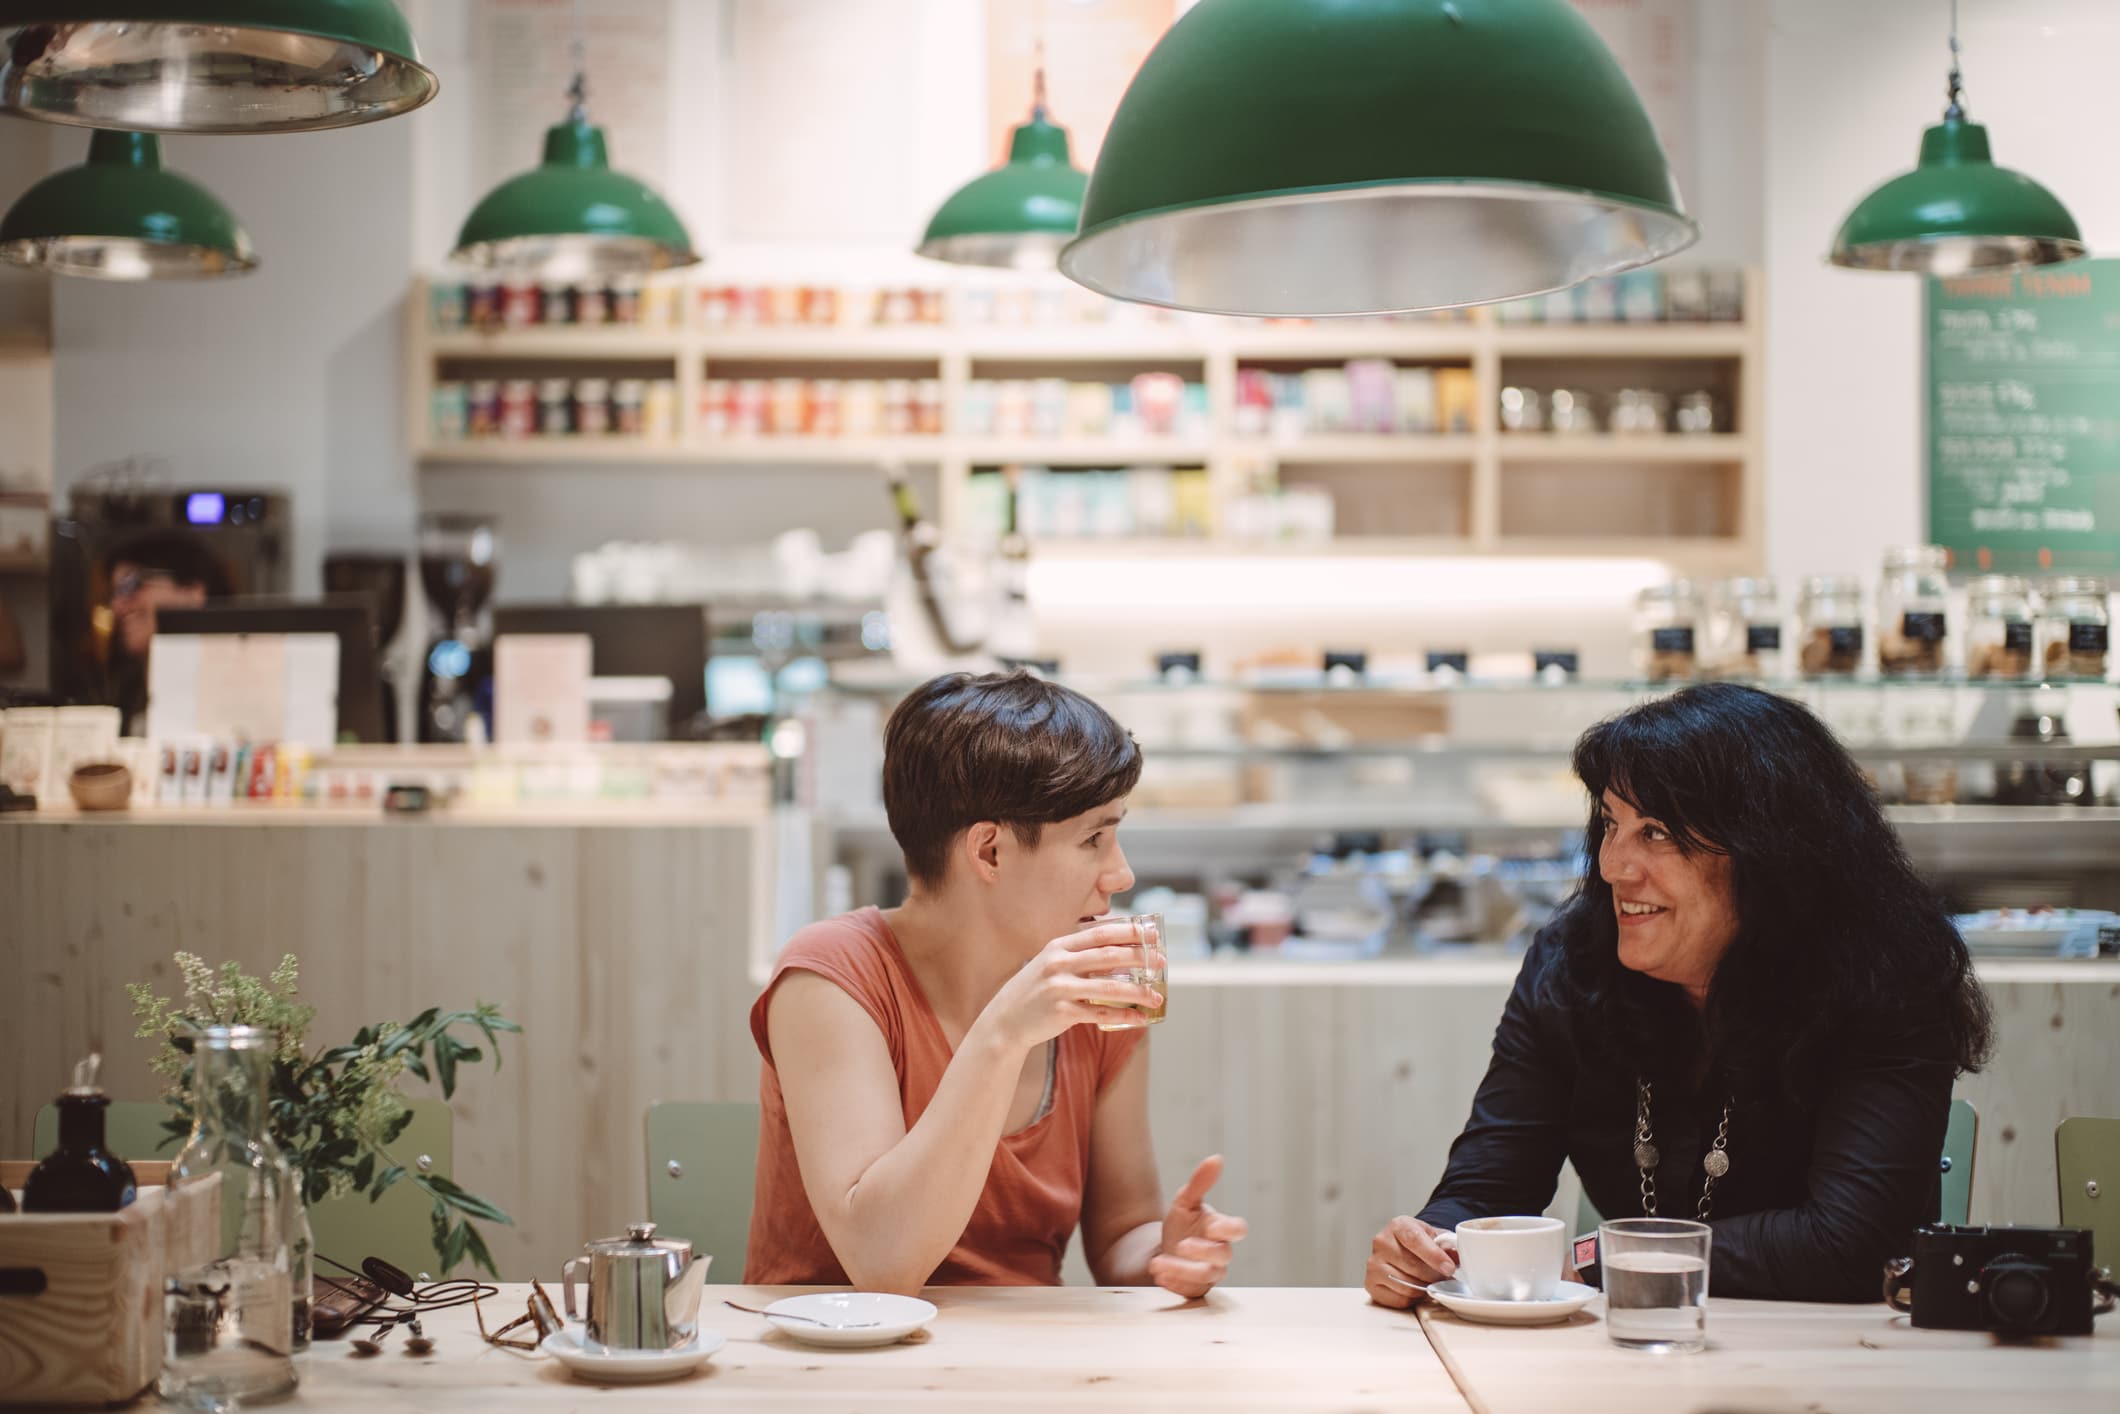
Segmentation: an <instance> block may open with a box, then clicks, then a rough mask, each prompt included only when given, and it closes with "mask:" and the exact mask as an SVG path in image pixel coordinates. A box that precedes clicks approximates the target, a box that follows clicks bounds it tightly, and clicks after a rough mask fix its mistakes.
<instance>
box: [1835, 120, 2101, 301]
mask: <svg viewBox="0 0 2120 1414" xmlns="http://www.w3.org/2000/svg"><path fill="white" fill-rule="evenodd" d="M2085 249H2086V247H2085V245H2084V243H2083V233H2082V232H2081V231H2079V230H2077V229H2076V218H2075V217H2073V216H2071V215H2069V214H2068V208H2067V207H2065V206H2063V205H2062V204H2061V202H2060V200H2059V199H2058V198H2056V197H2055V195H2054V194H2053V193H2052V192H2050V191H2048V190H2047V189H2046V188H2045V187H2043V186H2041V185H2039V183H2037V182H2035V181H2033V180H2032V179H2031V178H2030V177H2027V176H2025V175H2024V174H2023V173H2021V172H2013V171H2011V170H2010V169H2009V168H2007V167H1998V166H1996V165H1995V162H1994V159H1993V157H1992V156H1990V155H1989V151H1988V137H1987V129H1986V128H1984V127H1982V126H1981V125H1980V124H1978V123H1968V122H1966V121H1965V120H1964V119H1963V118H1955V117H1946V118H1945V119H1944V120H1943V121H1942V122H1940V123H1938V124H1937V125H1936V126H1934V127H1932V128H1930V129H1928V130H1927V131H1926V132H1924V133H1923V134H1922V135H1921V162H1920V165H1918V166H1917V167H1915V168H1914V170H1913V171H1911V172H1907V173H1905V174H1903V175H1901V176H1897V177H1894V178H1892V180H1890V181H1889V182H1886V183H1885V184H1884V185H1883V186H1881V187H1879V188H1877V190H1875V191H1873V192H1871V193H1870V194H1869V195H1868V196H1866V197H1864V198H1863V199H1862V200H1861V201H1859V202H1857V203H1856V205H1855V209H1854V210H1853V211H1850V212H1849V213H1848V219H1847V220H1845V221H1843V222H1842V223H1841V226H1840V233H1839V234H1838V235H1837V236H1835V237H1834V238H1833V253H1832V261H1833V263H1834V264H1835V265H1845V266H1848V267H1849V268H1851V269H1856V270H1915V271H1920V272H1923V273H1925V274H1930V275H1962V274H1965V273H1966V272H1968V271H1973V270H2001V269H2008V268H2010V267H2012V266H2018V265H2051V264H2053V263H2055V262H2056V261H2062V260H2074V259H2075V258H2076V257H2077V256H2079V255H2082V254H2083V253H2084V251H2085Z"/></svg>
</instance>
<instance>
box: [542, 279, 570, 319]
mask: <svg viewBox="0 0 2120 1414" xmlns="http://www.w3.org/2000/svg"><path fill="white" fill-rule="evenodd" d="M537 322H538V323H540V324H572V323H573V322H574V286H572V285H570V284H568V283H567V282H566V281H565V280H547V281H545V282H544V284H543V285H541V286H539V288H538V305H537Z"/></svg>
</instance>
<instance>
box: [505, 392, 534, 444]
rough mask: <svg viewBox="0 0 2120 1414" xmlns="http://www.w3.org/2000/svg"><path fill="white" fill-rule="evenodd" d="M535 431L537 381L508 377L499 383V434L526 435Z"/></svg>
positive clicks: (507, 435) (510, 435) (509, 435)
mask: <svg viewBox="0 0 2120 1414" xmlns="http://www.w3.org/2000/svg"><path fill="white" fill-rule="evenodd" d="M536 431H537V383H536V382H535V381H534V380H532V379H529V378H510V379H508V380H506V381H505V382H503V383H502V384H501V436H503V437H528V436H530V435H532V434H533V433H535V432H536Z"/></svg>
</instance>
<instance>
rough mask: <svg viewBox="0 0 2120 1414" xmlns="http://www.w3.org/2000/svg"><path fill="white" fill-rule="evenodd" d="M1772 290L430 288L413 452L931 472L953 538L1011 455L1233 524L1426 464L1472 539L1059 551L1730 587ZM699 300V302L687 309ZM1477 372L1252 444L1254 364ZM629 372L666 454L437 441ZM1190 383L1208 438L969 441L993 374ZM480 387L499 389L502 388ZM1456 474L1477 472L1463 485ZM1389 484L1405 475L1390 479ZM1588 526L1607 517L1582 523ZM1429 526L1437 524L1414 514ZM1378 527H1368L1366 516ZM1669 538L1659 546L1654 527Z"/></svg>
mask: <svg viewBox="0 0 2120 1414" xmlns="http://www.w3.org/2000/svg"><path fill="white" fill-rule="evenodd" d="M1762 304H1763V291H1762V289H1761V282H1760V277H1759V274H1758V272H1757V271H1749V272H1747V275H1746V281H1745V318H1744V320H1743V321H1742V322H1737V323H1704V324H1683V323H1667V324H1597V325H1592V324H1576V325H1560V324H1532V323H1519V322H1514V321H1509V320H1501V319H1497V318H1496V317H1495V316H1494V314H1493V312H1492V311H1490V310H1485V309H1481V310H1475V311H1472V313H1471V315H1470V316H1469V317H1467V318H1462V319H1438V320H1424V321H1397V320H1339V321H1320V322H1316V323H1311V324H1279V323H1270V322H1262V321H1239V320H1180V321H1176V322H1146V323H1135V322H1130V321H1128V322H1113V323H1111V324H1094V323H1090V324H1080V325H1052V326H1031V327H1023V326H985V325H967V324H953V323H945V324H917V325H903V326H892V327H882V328H877V327H867V326H830V327H824V326H806V325H803V326H788V327H779V328H774V327H734V326H728V327H686V328H647V327H639V326H635V327H618V328H595V329H527V330H501V331H496V332H492V333H484V332H469V331H453V332H448V333H437V332H435V331H434V330H432V329H431V327H430V326H429V323H428V310H429V307H430V305H429V298H428V293H427V290H426V288H425V286H424V285H420V286H417V287H415V289H414V290H413V291H412V294H411V297H410V299H408V301H407V333H406V341H407V351H408V358H407V370H408V374H407V376H408V387H407V396H408V398H409V399H410V402H411V407H410V410H409V411H410V415H409V416H408V417H407V419H406V421H407V425H408V427H410V428H411V429H412V436H413V446H412V452H413V454H414V456H415V457H416V458H417V459H418V461H419V462H420V463H421V464H422V465H423V466H475V465H494V466H506V467H529V466H549V467H555V468H564V467H566V466H570V465H584V464H610V463H638V464H647V465H668V466H673V467H690V468H697V469H699V470H702V471H712V472H713V473H714V474H715V475H740V474H742V473H743V472H744V470H745V469H756V470H759V471H761V472H763V471H767V470H769V469H770V468H773V467H778V466H788V465H812V466H846V467H861V466H880V465H884V464H887V463H897V464H901V465H910V466H934V467H936V468H937V469H938V471H939V474H940V477H941V482H940V484H941V497H940V505H939V506H938V507H937V508H936V512H937V514H938V515H939V516H940V518H941V520H942V523H943V526H944V529H945V530H957V529H961V528H962V517H963V515H964V512H965V507H966V494H965V491H966V483H967V482H968V480H969V478H970V477H971V475H972V474H973V473H974V472H975V471H977V470H978V469H980V468H989V467H994V466H997V465H1005V464H1008V463H1023V464H1029V465H1043V466H1052V467H1056V468H1067V467H1125V466H1175V467H1186V466H1197V467H1204V468H1205V469H1206V470H1207V472H1208V475H1209V481H1210V484H1211V486H1212V488H1213V491H1214V495H1215V497H1216V506H1217V510H1218V512H1219V511H1220V509H1221V508H1222V507H1223V506H1224V505H1226V504H1227V500H1228V498H1231V497H1234V496H1237V495H1240V494H1243V492H1244V490H1245V488H1246V487H1247V486H1248V485H1249V484H1251V482H1252V479H1253V478H1254V476H1255V475H1257V474H1259V473H1261V472H1271V471H1274V470H1277V469H1287V470H1288V471H1289V472H1291V473H1293V474H1295V476H1296V479H1298V480H1300V481H1302V482H1304V483H1305V484H1311V485H1323V486H1326V487H1328V488H1330V487H1332V486H1333V485H1334V484H1335V483H1334V479H1335V478H1336V477H1337V478H1339V479H1340V481H1342V482H1345V483H1347V484H1348V485H1350V486H1352V485H1353V484H1354V483H1356V482H1359V483H1360V485H1361V487H1362V488H1363V491H1364V493H1365V495H1366V496H1367V497H1368V502H1367V503H1368V504H1370V505H1372V506H1373V505H1374V504H1375V501H1376V497H1377V495H1378V494H1379V491H1380V483H1379V482H1378V480H1377V478H1379V477H1389V475H1390V473H1391V469H1392V468H1394V467H1404V468H1406V472H1407V475H1406V484H1407V494H1408V496H1412V497H1422V496H1433V495H1434V494H1437V492H1438V488H1441V487H1445V486H1447V487H1448V493H1449V494H1450V495H1451V496H1454V497H1456V496H1461V497H1462V500H1463V514H1462V516H1461V517H1460V519H1461V520H1462V533H1461V534H1455V535H1436V534H1430V533H1426V532H1427V531H1429V530H1431V529H1432V528H1433V527H1432V526H1431V525H1430V524H1428V523H1427V522H1428V520H1429V519H1433V518H1432V517H1431V518H1423V517H1420V516H1409V517H1408V526H1407V527H1401V528H1404V529H1407V533H1405V534H1395V533H1391V530H1392V528H1391V527H1390V526H1389V525H1384V526H1379V527H1377V528H1378V529H1380V530H1381V531H1382V532H1383V533H1379V534H1376V535H1348V534H1342V535H1341V536H1340V537H1338V538H1336V539H1335V540H1332V541H1329V542H1325V543H1323V544H1320V543H1316V542H1310V543H1305V542H1300V541H1272V542H1260V541H1251V540H1237V539H1231V538H1226V537H1221V536H1211V537H1202V538H1199V539H1190V540H1160V539H1147V538H1141V539H1132V538H1121V539H1115V540H1112V541H1109V542H1104V541H1087V542H1085V541H1055V542H1050V543H1049V544H1046V545H1042V546H1040V547H1039V548H1040V551H1041V553H1050V554H1056V555H1096V554H1102V553H1107V552H1109V553H1112V554H1126V553H1138V552H1141V551H1144V550H1148V551H1153V552H1155V553H1183V554H1346V555H1448V554H1461V555H1465V554H1469V555H1496V554H1507V555H1567V556H1583V555H1592V556H1628V557H1639V556H1647V557H1651V558H1655V559H1659V560H1663V561H1665V562H1667V563H1670V564H1672V565H1673V566H1674V567H1675V568H1677V569H1679V570H1681V571H1682V572H1686V573H1701V574H1710V573H1716V574H1727V573H1736V572H1741V571H1743V570H1746V569H1748V568H1756V567H1757V566H1758V564H1759V563H1760V560H1761V548H1760V547H1761V517H1762V508H1763V496H1762V487H1761V459H1760V425H1761V422H1762V409H1761V405H1760V388H1761V370H1762V357H1761V355H1762V334H1761V323H1760V310H1761V308H1762ZM692 305H693V301H692V300H691V299H690V298H686V299H684V300H681V301H680V308H683V309H685V310H687V311H689V310H690V309H691V308H692ZM1362 358H1383V359H1391V360H1393V361H1396V362H1398V363H1401V364H1404V365H1427V366H1432V367H1459V368H1465V369H1469V370H1470V372H1471V374H1472V377H1473V382H1474V387H1475V395H1476V396H1475V412H1476V416H1475V421H1474V425H1473V427H1472V428H1471V429H1470V430H1469V431H1468V430H1459V431H1453V432H1448V433H1438V434H1433V435H1390V436H1386V435H1362V434H1333V435H1309V436H1300V437H1289V438H1281V437H1272V436H1253V435H1239V434H1238V432H1237V431H1236V413H1235V403H1236V387H1237V375H1238V372H1239V370H1240V369H1243V368H1246V367H1260V368H1266V369H1270V370H1273V371H1280V372H1286V371H1292V370H1295V369H1300V368H1302V367H1306V366H1309V367H1323V366H1329V365H1333V364H1338V363H1342V362H1345V361H1347V360H1349V359H1362ZM616 363H626V364H632V365H643V364H649V363H661V364H664V365H666V366H667V367H668V369H669V370H670V371H669V373H668V374H666V375H658V376H668V377H671V378H673V379H674V380H675V381H676V383H677V392H678V435H677V437H676V439H675V440H674V441H665V442H649V441H643V440H639V439H630V440H627V439H620V438H617V437H611V436H606V437H597V438H576V437H566V438H551V439H543V438H529V439H524V440H520V441H504V440H499V439H479V440H468V441H455V442H447V443H436V442H433V441H431V440H430V439H429V438H428V436H427V430H428V428H429V426H430V418H429V407H430V403H431V396H432V391H433V387H434V384H435V382H436V381H437V380H438V378H439V377H440V376H443V375H444V373H445V371H454V372H456V373H457V375H458V376H461V370H463V369H465V368H479V367H481V366H483V367H485V368H488V369H490V368H492V367H494V366H497V365H501V366H512V367H514V368H517V369H520V370H521V372H520V373H519V375H518V376H532V370H531V369H530V368H529V367H528V366H529V365H541V366H542V367H541V368H540V369H538V370H537V371H545V370H549V371H550V372H551V373H552V374H553V375H554V376H558V375H561V374H564V373H566V372H568V371H569V368H570V367H578V368H580V369H582V370H583V371H585V372H595V373H599V374H600V373H601V372H602V367H601V366H608V365H611V364H616ZM1160 369H1170V370H1173V371H1177V372H1181V373H1183V374H1184V375H1185V376H1186V377H1187V378H1188V379H1194V380H1198V381H1202V382H1204V383H1205V384H1206V386H1207V389H1208V400H1209V422H1208V429H1207V433H1206V435H1205V436H1204V437H1200V436H1194V437H1149V438H1136V439H1130V440H1127V441H1123V442H1122V441H1103V440H1095V439H1082V438H1070V439H1062V440H1054V439H1037V438H994V437H985V436H980V437H975V436H969V435H965V434H964V433H963V432H962V431H961V430H960V427H959V424H958V418H959V414H960V409H961V407H962V405H963V400H964V393H965V388H966V385H967V384H968V383H969V382H970V381H971V380H973V379H974V378H983V377H1008V378H1035V377H1041V376H1045V377H1059V378H1071V379H1072V378H1084V377H1090V378H1096V379H1100V380H1101V379H1104V378H1106V377H1108V376H1120V375H1121V373H1122V371H1124V370H1133V371H1150V370H1160ZM482 376H491V375H490V374H484V375H482ZM775 376H780V377H830V378H852V377H875V378H931V379H938V380H939V381H940V382H941V384H942V387H943V400H944V430H943V434H942V435H940V436H929V437H885V438H860V439H854V438H813V437H754V438H748V439H743V440H736V439H728V438H723V439H719V440H714V441H708V440H707V439H705V437H704V436H703V435H702V434H701V432H700V430H699V429H700V423H699V417H698V402H699V391H700V386H701V384H702V382H703V381H704V380H706V379H707V378H710V377H739V378H741V377H775ZM1512 381H1521V382H1524V383H1526V384H1529V385H1532V386H1538V387H1544V388H1552V387H1560V386H1580V387H1585V388H1590V389H1594V390H1603V389H1605V388H1609V387H1612V386H1622V385H1626V384H1630V383H1640V384H1641V385H1643V386H1662V387H1664V388H1665V389H1666V390H1667V391H1675V390H1676V389H1677V388H1678V387H1681V386H1693V385H1699V386H1706V387H1711V388H1713V389H1715V390H1716V391H1717V393H1718V395H1719V397H1720V399H1721V406H1722V414H1723V417H1724V418H1725V419H1726V420H1727V421H1728V422H1729V424H1730V425H1731V426H1732V428H1733V429H1734V430H1731V431H1725V432H1716V433H1706V434H1684V433H1665V434H1663V435H1660V436H1659V435H1626V434H1611V433H1599V434H1554V433H1517V432H1505V431H1503V430H1501V428H1500V426H1499V423H1498V417H1497V409H1498V406H1499V402H1500V394H1501V389H1502V387H1503V386H1504V385H1505V384H1506V383H1509V382H1512ZM1454 469H1460V470H1461V471H1462V479H1461V480H1460V479H1459V478H1458V477H1456V476H1455V474H1454ZM1381 490H1382V491H1383V492H1385V493H1388V492H1389V490H1390V483H1389V482H1388V481H1387V482H1384V483H1381ZM1586 514H1591V515H1597V514H1601V515H1603V516H1604V517H1605V522H1603V523H1597V524H1589V525H1586V524H1585V523H1584V516H1585V515H1586ZM1416 522H1418V523H1416ZM1365 523H1366V522H1365ZM1643 526H1649V527H1660V528H1661V529H1660V532H1659V531H1658V530H1655V529H1652V530H1651V531H1650V532H1648V533H1644V531H1643V529H1642V527H1643Z"/></svg>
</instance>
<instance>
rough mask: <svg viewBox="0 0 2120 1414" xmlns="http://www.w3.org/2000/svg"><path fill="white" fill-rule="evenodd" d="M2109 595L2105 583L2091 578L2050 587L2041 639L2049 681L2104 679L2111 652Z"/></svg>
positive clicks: (2073, 578)
mask: <svg viewBox="0 0 2120 1414" xmlns="http://www.w3.org/2000/svg"><path fill="white" fill-rule="evenodd" d="M2110 592H2111V590H2110V587H2109V586H2108V585H2107V584H2106V582H2105V581H2104V580H2102V579H2097V578H2093V577H2091V576H2088V575H2074V576H2070V577H2068V578H2065V579H2057V580H2053V581H2051V582H2050V583H2048V585H2047V587H2046V612H2045V614H2044V616H2043V617H2042V619H2041V635H2040V636H2041V638H2042V639H2043V640H2044V641H2043V642H2042V644H2041V646H2040V662H2041V663H2043V664H2044V665H2045V672H2046V675H2047V676H2048V677H2050V678H2092V679H2098V680H2103V679H2104V677H2105V674H2106V669H2107V668H2108V667H2109V666H2110V662H2111V649H2112V633H2113V626H2112V625H2113V619H2112V605H2111V603H2110V602H2109V600H2108V599H2107V595H2108V594H2109V593H2110Z"/></svg>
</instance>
